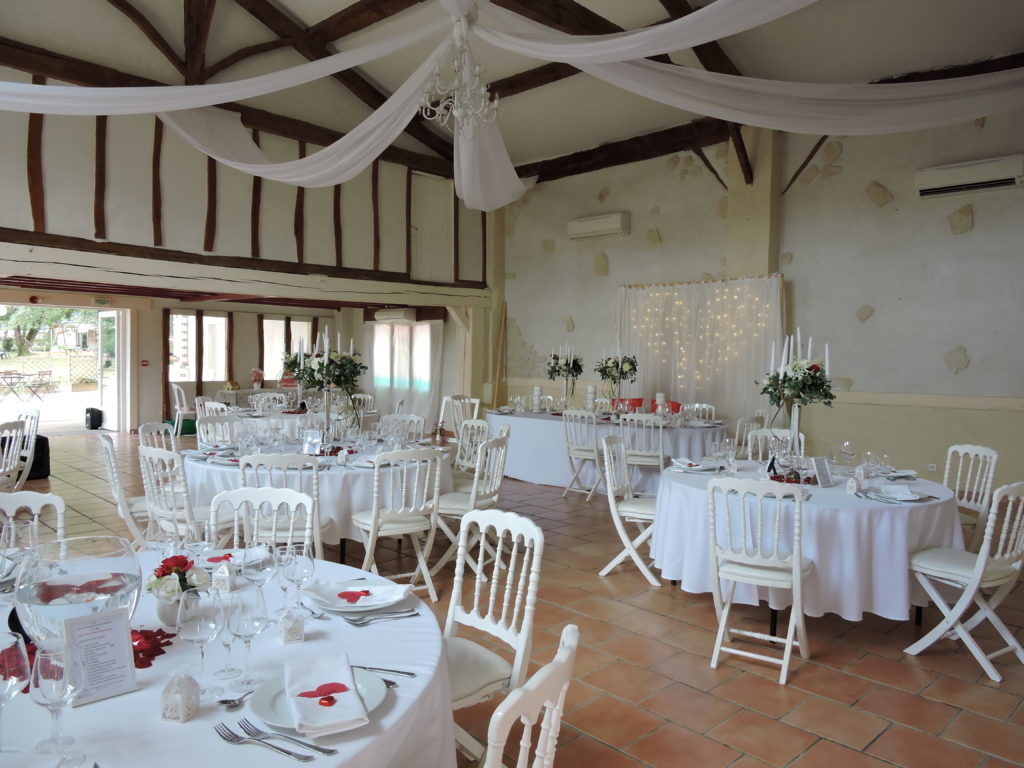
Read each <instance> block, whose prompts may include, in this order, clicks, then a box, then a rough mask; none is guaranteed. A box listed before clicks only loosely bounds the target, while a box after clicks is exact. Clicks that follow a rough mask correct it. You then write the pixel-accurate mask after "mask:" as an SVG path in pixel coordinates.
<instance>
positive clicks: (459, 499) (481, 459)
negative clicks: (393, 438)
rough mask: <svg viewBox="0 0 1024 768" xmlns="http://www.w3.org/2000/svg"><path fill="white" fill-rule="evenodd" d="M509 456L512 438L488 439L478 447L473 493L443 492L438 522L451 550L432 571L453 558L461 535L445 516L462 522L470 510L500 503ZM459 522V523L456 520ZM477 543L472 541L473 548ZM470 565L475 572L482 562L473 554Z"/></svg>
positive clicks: (439, 503) (438, 504) (471, 489)
mask: <svg viewBox="0 0 1024 768" xmlns="http://www.w3.org/2000/svg"><path fill="white" fill-rule="evenodd" d="M507 456H508V437H507V436H503V437H495V438H494V439H493V440H485V441H484V442H483V443H481V444H480V447H479V448H478V449H477V457H476V468H475V471H474V473H473V485H472V487H471V488H470V490H469V492H468V493H467V492H464V491H450V492H449V493H444V494H441V496H440V498H439V499H438V502H437V508H438V519H437V525H438V527H439V528H440V529H441V532H442V533H444V535H445V536H447V537H448V541H449V542H451V543H450V545H449V547H448V550H447V551H446V552H445V553H444V554H443V555H441V557H440V558H439V559H438V561H437V563H436V564H435V565H434V568H433V569H432V570H431V573H432V574H434V573H437V572H438V571H439V570H441V568H443V567H444V566H445V565H446V564H447V563H448V561H449V560H451V559H452V558H453V557H454V556H455V553H456V551H457V548H458V541H459V537H458V534H457V533H455V531H453V530H452V529H451V527H449V526H448V524H447V522H446V521H445V518H448V520H450V521H452V522H453V523H454V522H456V521H458V522H461V520H462V518H463V517H465V515H466V514H467V513H468V512H472V511H473V510H474V509H490V508H491V507H493V506H494V505H495V504H497V503H498V494H499V493H500V491H501V481H502V480H503V479H504V477H505V458H506V457H507ZM456 524H458V523H456ZM474 545H475V542H470V548H472V547H473V546H474ZM467 557H469V558H470V559H469V564H470V567H472V568H473V570H474V571H477V570H478V567H479V563H477V562H476V561H475V560H473V559H472V558H471V557H470V556H468V555H467Z"/></svg>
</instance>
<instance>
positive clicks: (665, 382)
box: [617, 275, 782, 419]
mask: <svg viewBox="0 0 1024 768" xmlns="http://www.w3.org/2000/svg"><path fill="white" fill-rule="evenodd" d="M617 299H618V328H619V343H620V344H621V348H622V354H624V355H635V356H636V358H637V368H638V370H639V376H638V378H637V380H636V382H635V383H633V384H625V385H623V395H624V396H627V393H628V396H631V397H639V396H643V397H644V398H645V399H647V400H652V399H654V394H655V393H656V392H664V393H665V396H666V397H667V399H669V400H675V401H677V402H680V403H692V402H699V403H711V404H713V405H714V406H715V408H716V409H717V412H718V416H719V418H728V419H736V418H738V417H740V416H750V415H753V413H754V411H755V410H757V409H758V408H763V407H765V403H766V402H767V401H766V399H765V398H763V397H762V396H761V395H760V394H759V392H760V390H761V387H760V386H759V385H758V384H756V382H757V381H760V379H761V377H762V376H764V374H765V373H766V372H767V371H768V368H769V366H770V360H769V358H770V357H771V344H772V341H773V340H778V339H780V338H781V337H782V277H781V276H780V275H770V276H768V277H751V278H743V279H739V280H725V281H721V282H710V283H683V284H676V285H627V286H623V287H622V288H620V289H619V292H618V297H617Z"/></svg>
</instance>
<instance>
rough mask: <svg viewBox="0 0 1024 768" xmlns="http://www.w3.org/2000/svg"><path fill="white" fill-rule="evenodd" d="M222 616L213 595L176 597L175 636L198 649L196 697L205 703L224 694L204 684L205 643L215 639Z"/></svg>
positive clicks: (196, 592)
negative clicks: (201, 698)
mask: <svg viewBox="0 0 1024 768" xmlns="http://www.w3.org/2000/svg"><path fill="white" fill-rule="evenodd" d="M223 621H224V614H223V610H222V609H221V605H220V598H219V597H218V596H217V593H216V592H200V591H199V590H197V589H188V590H185V591H184V592H183V593H182V594H181V597H180V598H178V621H177V632H178V637H180V638H181V639H182V640H185V641H187V642H190V643H192V645H194V646H196V647H197V648H198V649H199V684H200V686H202V687H201V688H200V690H199V695H200V696H202V697H203V699H205V700H210V699H215V698H217V697H218V696H220V695H221V694H222V693H224V689H223V688H221V687H220V686H219V685H215V686H210V687H207V686H205V685H203V682H202V681H203V676H204V675H203V673H204V671H205V668H206V644H207V643H209V642H210V641H211V640H213V639H214V638H215V637H217V633H219V632H220V631H221V629H222V628H223Z"/></svg>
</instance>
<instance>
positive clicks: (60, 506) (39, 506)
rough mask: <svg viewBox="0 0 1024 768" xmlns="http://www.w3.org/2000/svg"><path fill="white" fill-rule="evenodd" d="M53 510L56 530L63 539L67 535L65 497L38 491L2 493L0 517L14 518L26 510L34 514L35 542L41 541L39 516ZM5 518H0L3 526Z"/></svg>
mask: <svg viewBox="0 0 1024 768" xmlns="http://www.w3.org/2000/svg"><path fill="white" fill-rule="evenodd" d="M50 510H53V514H54V526H53V527H54V530H56V532H57V538H58V539H63V538H64V537H65V536H66V533H65V529H64V510H65V505H64V499H63V498H62V497H60V496H58V495H57V494H55V493H37V492H36V491H15V492H14V493H0V518H4V519H6V520H13V519H14V518H16V517H17V516H18V513H19V512H22V511H26V512H28V513H29V514H30V515H31V516H32V537H33V543H37V542H38V541H39V527H40V521H39V518H40V517H41V516H42V515H43V514H44V513H47V512H48V511H50ZM2 522H3V520H0V526H2Z"/></svg>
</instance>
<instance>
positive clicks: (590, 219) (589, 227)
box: [568, 211, 629, 240]
mask: <svg viewBox="0 0 1024 768" xmlns="http://www.w3.org/2000/svg"><path fill="white" fill-rule="evenodd" d="M568 232H569V239H570V240H584V239H586V238H588V237H605V236H607V235H628V234H629V213H628V212H626V211H622V212H619V213H603V214H601V215H600V216H587V217H586V218H585V219H573V220H572V221H570V222H569V225H568Z"/></svg>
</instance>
